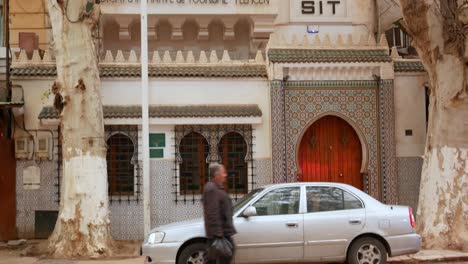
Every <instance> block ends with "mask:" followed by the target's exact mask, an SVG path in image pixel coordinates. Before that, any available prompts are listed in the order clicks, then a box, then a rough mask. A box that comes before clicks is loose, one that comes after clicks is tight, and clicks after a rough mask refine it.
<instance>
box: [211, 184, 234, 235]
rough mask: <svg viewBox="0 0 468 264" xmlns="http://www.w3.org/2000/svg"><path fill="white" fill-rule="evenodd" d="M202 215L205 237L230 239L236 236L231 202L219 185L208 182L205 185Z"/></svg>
mask: <svg viewBox="0 0 468 264" xmlns="http://www.w3.org/2000/svg"><path fill="white" fill-rule="evenodd" d="M203 213H204V217H205V230H206V237H208V238H215V237H230V236H233V235H234V234H236V229H235V228H234V225H233V224H232V213H233V209H232V201H231V198H230V197H229V195H228V194H227V192H226V191H225V190H224V187H223V186H222V185H221V184H218V183H216V182H214V181H210V182H208V183H207V184H206V185H205V190H204V192H203Z"/></svg>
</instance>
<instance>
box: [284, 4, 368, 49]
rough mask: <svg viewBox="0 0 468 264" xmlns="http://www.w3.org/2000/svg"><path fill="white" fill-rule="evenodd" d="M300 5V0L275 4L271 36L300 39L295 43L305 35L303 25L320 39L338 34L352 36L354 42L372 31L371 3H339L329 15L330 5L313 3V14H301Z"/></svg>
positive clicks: (305, 30)
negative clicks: (276, 12) (315, 32)
mask: <svg viewBox="0 0 468 264" xmlns="http://www.w3.org/2000/svg"><path fill="white" fill-rule="evenodd" d="M302 2H303V1H302V0H285V1H284V2H282V3H280V4H279V7H280V8H279V11H278V17H277V19H276V21H275V33H278V34H283V35H284V36H285V38H286V40H290V39H291V38H292V35H294V34H296V35H297V36H298V37H299V38H300V39H298V41H301V39H302V37H301V36H303V35H305V34H307V26H310V27H311V28H314V29H318V30H319V33H318V35H319V36H320V37H324V36H325V35H326V34H329V35H330V37H331V39H332V41H334V39H335V38H336V36H337V35H338V34H342V35H344V34H353V37H354V39H355V41H358V40H359V38H360V37H361V35H366V36H367V35H368V34H373V32H374V25H375V21H374V20H375V19H374V10H375V4H374V1H373V0H340V1H339V2H340V3H339V4H337V5H336V10H335V12H336V13H335V14H333V13H332V9H331V5H330V4H328V3H327V1H320V0H316V1H313V2H314V3H315V14H303V13H302ZM320 2H322V12H323V13H322V14H320V13H319V4H320ZM288 3H289V4H288ZM314 35H315V34H310V36H314Z"/></svg>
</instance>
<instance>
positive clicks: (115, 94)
mask: <svg viewBox="0 0 468 264" xmlns="http://www.w3.org/2000/svg"><path fill="white" fill-rule="evenodd" d="M14 83H15V84H18V85H21V86H22V87H23V89H24V97H25V98H24V99H25V125H26V128H28V129H40V128H44V126H41V123H40V121H39V119H38V116H39V113H40V112H41V109H42V107H44V106H51V105H52V103H53V96H52V95H51V96H49V98H45V99H44V100H41V98H42V97H43V94H44V93H45V92H46V91H47V90H48V89H50V87H51V85H52V83H53V80H52V79H47V80H15V81H14ZM149 90H150V97H149V103H150V105H159V104H163V105H189V104H257V105H258V106H259V107H260V109H261V110H262V113H263V115H262V118H261V123H260V124H254V125H253V127H254V129H255V135H256V139H255V142H256V143H255V149H254V151H255V157H256V158H269V157H271V144H270V139H271V134H270V101H269V86H268V82H267V81H266V80H263V79H157V80H156V79H151V80H150V89H149ZM140 99H141V93H140V81H139V80H138V79H120V80H119V79H103V82H102V102H103V104H104V105H139V104H140ZM173 130H174V125H169V124H167V125H164V124H161V125H152V126H151V129H150V132H151V133H166V142H167V147H166V148H165V155H164V156H165V157H171V156H172V155H173V152H174V151H173V147H172V145H173V144H170V142H171V141H170V140H172V137H173Z"/></svg>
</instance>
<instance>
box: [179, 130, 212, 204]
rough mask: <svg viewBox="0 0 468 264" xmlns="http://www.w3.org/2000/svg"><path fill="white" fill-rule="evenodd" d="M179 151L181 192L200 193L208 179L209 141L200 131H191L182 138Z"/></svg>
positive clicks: (184, 193) (185, 193)
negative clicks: (180, 159)
mask: <svg viewBox="0 0 468 264" xmlns="http://www.w3.org/2000/svg"><path fill="white" fill-rule="evenodd" d="M179 151H180V156H181V158H182V162H181V163H180V165H179V166H180V193H182V194H183V195H187V194H190V193H191V194H193V193H196V194H200V193H201V192H202V191H203V187H204V185H205V183H206V182H207V181H208V163H207V162H206V160H207V157H208V154H209V147H208V142H207V141H206V139H205V138H204V137H203V136H202V135H200V134H199V133H196V132H191V133H189V134H188V135H186V136H185V137H184V138H183V139H182V140H181V142H180V148H179Z"/></svg>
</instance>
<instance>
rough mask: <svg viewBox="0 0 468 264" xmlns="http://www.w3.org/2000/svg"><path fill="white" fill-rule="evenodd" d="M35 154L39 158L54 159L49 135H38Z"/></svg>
mask: <svg viewBox="0 0 468 264" xmlns="http://www.w3.org/2000/svg"><path fill="white" fill-rule="evenodd" d="M35 154H36V158H37V159H39V160H51V159H52V157H51V156H52V149H51V139H50V138H49V137H38V138H37V139H36V150H35Z"/></svg>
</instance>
